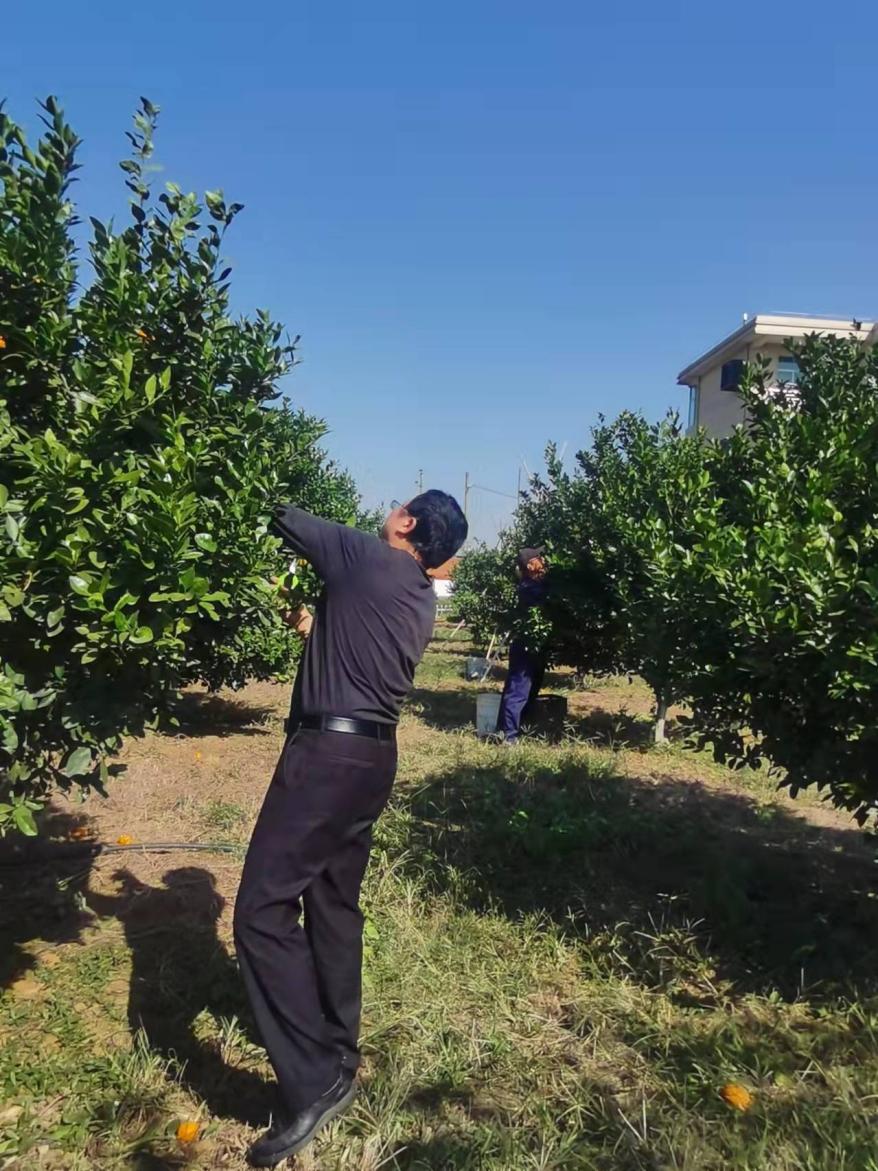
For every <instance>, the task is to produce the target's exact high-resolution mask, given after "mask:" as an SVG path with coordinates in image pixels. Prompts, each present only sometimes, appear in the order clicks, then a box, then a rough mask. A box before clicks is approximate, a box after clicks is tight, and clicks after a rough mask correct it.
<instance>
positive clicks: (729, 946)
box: [397, 752, 878, 999]
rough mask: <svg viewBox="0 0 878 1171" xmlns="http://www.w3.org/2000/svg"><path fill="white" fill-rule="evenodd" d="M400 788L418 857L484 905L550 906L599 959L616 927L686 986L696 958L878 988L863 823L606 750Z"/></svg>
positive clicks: (786, 980) (631, 958) (700, 962)
mask: <svg viewBox="0 0 878 1171" xmlns="http://www.w3.org/2000/svg"><path fill="white" fill-rule="evenodd" d="M397 800H404V801H406V802H407V804H408V805H409V806H410V808H411V811H412V813H414V815H415V817H414V821H413V823H412V828H411V830H410V831H409V838H408V841H407V842H406V843H405V847H406V850H407V856H408V858H409V859H411V861H410V862H409V863H408V865H409V866H410V867H411V868H413V869H415V870H416V871H417V872H418V874H419V875H420V877H421V878H423V879H426V880H427V882H428V883H429V884H431V885H432V886H433V887H434V889H437V890H448V889H453V890H455V891H460V889H461V887H460V874H461V873H464V874H468V875H470V877H471V881H470V882H469V883H468V885H467V886H466V887H465V889H466V890H467V891H468V894H467V896H466V897H467V898H468V900H469V901H470V903H471V905H473V906H474V907H476V908H479V909H484V908H487V907H489V906H491V907H495V908H499V909H500V910H501V911H503V912H505V913H506V914H507V915H509V916H510V917H513V918H519V917H521V916H522V915H524V914H528V913H533V912H536V913H541V914H544V915H548V916H550V917H551V918H552V919H553V920H555V921H556V922H557V923H559V924H560V925H562V926H563V927H564V929H565V930H566V931H572V932H573V933H575V934H577V935H579V936H581V937H584V938H589V939H591V940H592V943H593V947H592V949H591V954H593V955H596V956H599V955H600V954H601V947H602V943H601V937H603V940H604V945H605V947H606V949H607V962H608V963H612V964H614V965H615V964H617V963H623V964H627V965H629V966H630V970H631V972H632V974H635V975H636V977H637V978H638V979H639V980H641V981H645V982H647V983H650V982H654V983H655V984H656V985H657V986H658V985H662V986H667V984H668V981H669V980H671V981H672V982H673V981H677V983H678V984H679V985H680V993H679V994H680V996H681V997H685V995H688V993H686V992H685V991H684V986H685V984H686V979H685V976H686V973H687V972H688V971H689V970H690V969H692V970H693V971H694V970H695V969H696V968H700V970H702V971H709V970H713V971H714V972H715V973H716V979H717V980H719V981H729V982H730V983H731V984H732V985H733V987H734V989H735V990H736V991H747V990H758V991H763V992H765V991H770V990H774V991H776V992H777V993H778V994H780V995H781V996H783V997H785V998H792V997H795V996H796V995H798V994H799V993H800V992H801V991H802V990H803V988H806V989H807V990H808V992H809V994H810V995H812V996H817V997H818V998H819V997H820V996H821V995H826V996H829V995H834V994H835V993H837V992H852V993H853V992H855V991H858V992H859V993H861V994H868V993H870V992H874V991H876V990H878V970H876V966H875V963H874V940H875V938H876V935H878V898H876V897H875V895H876V886H878V873H876V872H878V867H876V865H875V851H874V847H873V846H870V845H869V844H868V843H867V841H866V840H865V839H864V838H863V835H862V834H860V833H859V832H858V831H857V830H856V829H854V828H851V829H850V830H840V829H832V828H823V827H818V826H814V825H810V824H808V823H806V822H804V821H802V820H800V819H799V818H797V817H795V816H793V815H792V814H791V813H790V812H788V811H786V810H785V809H783V808H781V807H779V806H768V807H765V806H762V807H760V806H759V805H757V804H756V803H755V802H754V801H753V800H751V799H750V798H749V797H748V796H746V795H744V794H738V793H730V792H728V791H718V790H716V789H711V788H708V787H706V786H703V785H700V784H698V783H692V782H686V781H680V780H677V779H675V778H671V777H665V778H661V779H659V780H657V781H652V780H650V781H642V782H641V781H637V780H635V779H632V778H626V777H620V776H613V775H611V774H610V773H609V771H608V770H607V769H606V768H605V766H604V765H603V762H597V763H594V764H592V765H591V771H589V762H588V760H587V758H583V756H582V754H578V753H572V752H571V753H563V752H562V753H559V754H557V756H555V757H554V761H553V762H547V763H546V764H545V765H544V766H539V765H537V766H535V765H534V762H533V754H528V753H526V752H523V753H521V754H520V755H514V756H512V757H510V758H508V759H504V760H503V761H502V762H498V763H497V764H496V765H491V766H487V767H472V766H469V767H467V769H466V770H465V771H457V772H455V771H448V772H445V773H439V774H436V775H434V776H433V777H432V778H431V779H429V780H428V781H427V782H426V783H425V784H424V785H423V786H422V787H420V788H419V789H418V790H417V791H415V792H413V793H411V794H403V793H400V796H399V797H398V798H397ZM620 925H621V926H620ZM660 936H661V937H662V938H661V940H659V937H660ZM669 940H676V943H674V944H673V946H671V945H670V944H669ZM669 949H670V950H669ZM671 952H673V953H674V954H671ZM696 999H697V996H696Z"/></svg>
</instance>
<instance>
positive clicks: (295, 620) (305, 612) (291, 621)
mask: <svg viewBox="0 0 878 1171" xmlns="http://www.w3.org/2000/svg"><path fill="white" fill-rule="evenodd" d="M281 618H282V619H283V620H284V622H285V623H286V624H287V626H291V627H292V628H293V630H295V632H296V634H298V636H299V637H300V638H303V639H304V638H307V637H308V635H309V634H310V633H311V627H312V626H313V625H314V618H313V616H312V614H311V611H310V610H309V609H308V607H307V606H306V605H305V604H304V603H303V604H302V605H301V606H297V607H296V608H295V609H294V610H284V611H283V612H282V613H281Z"/></svg>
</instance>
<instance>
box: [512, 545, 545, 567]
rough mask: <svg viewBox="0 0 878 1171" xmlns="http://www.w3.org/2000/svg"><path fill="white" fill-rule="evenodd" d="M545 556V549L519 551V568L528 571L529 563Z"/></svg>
mask: <svg viewBox="0 0 878 1171" xmlns="http://www.w3.org/2000/svg"><path fill="white" fill-rule="evenodd" d="M545 555H546V550H545V549H519V551H518V568H519V569H527V563H528V561H533V559H534V557H545Z"/></svg>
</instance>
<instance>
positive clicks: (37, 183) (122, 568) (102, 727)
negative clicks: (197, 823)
mask: <svg viewBox="0 0 878 1171" xmlns="http://www.w3.org/2000/svg"><path fill="white" fill-rule="evenodd" d="M156 114H157V110H156V109H155V107H153V106H152V105H151V104H150V103H149V102H147V101H145V100H144V101H143V102H142V105H141V108H140V110H139V111H138V113H137V115H136V117H135V120H134V129H133V132H132V133H131V134H130V135H129V138H130V139H131V143H132V146H133V152H132V155H131V157H130V158H129V159H127V160H126V161H125V162H124V163H123V164H122V168H123V170H124V172H125V174H126V182H127V185H128V188H129V189H130V192H131V200H130V222H129V223H128V224H127V225H126V226H124V227H123V228H122V229H121V230H115V229H114V228H113V227H111V226H107V225H105V224H103V223H100V222H98V221H97V220H92V221H91V226H92V231H91V243H90V259H91V267H92V269H93V277H92V279H91V281H90V283H89V284H88V286H87V287H84V288H83V287H82V285H81V284H80V276H79V266H78V264H77V256H76V250H75V245H74V237H73V231H74V227H75V225H76V223H77V220H76V217H75V211H74V206H73V203H72V202H71V198H70V184H71V180H72V178H73V176H74V173H75V171H76V169H77V164H76V150H77V146H78V142H77V139H76V136H75V135H74V133H73V132H72V130H71V129H70V127H69V126H68V125H67V123H66V121H65V119H64V117H63V115H62V112H61V110H60V109H59V107H58V105H57V103H56V102H55V101H54V100H53V99H49V100H48V101H47V102H46V103H45V105H44V115H45V117H44V119H43V121H44V124H45V132H44V134H43V136H42V138H41V139H40V141H39V142H37V143H36V144H35V145H33V146H31V145H29V144H28V142H27V140H26V137H25V135H24V133H23V131H22V130H21V128H20V127H19V126H18V125H16V124H15V123H14V122H13V121H12V120H11V119H10V118H9V117H8V116H7V115H6V114H5V113H2V112H0V774H2V777H3V780H2V782H0V784H2V789H0V831H2V828H3V826H8V825H10V824H14V825H16V826H17V827H18V828H19V829H21V830H23V831H25V832H32V831H33V818H32V811H33V809H34V808H35V807H36V805H37V803H38V801H39V799H40V797H41V796H42V795H44V794H45V793H46V791H47V790H48V789H49V788H50V787H51V786H52V785H53V784H60V785H61V786H65V787H69V786H71V785H74V784H76V785H80V786H83V787H88V786H100V785H101V783H102V780H103V778H104V777H105V776H106V758H107V756H108V755H109V754H112V753H113V752H114V751H115V750H116V749H117V748H118V747H119V744H120V740H121V737H122V736H124V735H125V734H128V733H135V734H137V733H140V732H142V731H143V729H144V728H145V727H147V726H150V725H154V724H155V723H156V722H157V721H158V720H159V719H160V718H161V716H162V714H163V713H165V712H167V711H168V709H169V707H170V705H171V704H172V702H173V700H174V698H175V696H176V694H177V690H178V688H179V687H180V686H181V685H183V684H185V683H187V682H191V681H193V680H199V679H201V680H206V681H207V682H209V683H210V684H211V685H214V686H217V685H220V684H225V683H231V684H238V683H240V682H242V681H243V679H244V678H245V677H247V676H249V675H254V674H256V675H263V676H265V675H269V674H273V673H276V672H278V671H282V670H285V669H286V668H288V667H289V664H290V659H291V654H292V635H291V634H290V632H289V631H287V629H286V628H285V627H284V626H283V624H282V622H281V619H280V616H279V610H280V607H279V606H278V605H277V604H276V599H275V595H274V594H273V591H272V584H271V579H272V577H273V576H274V575H275V574H276V573H277V572H278V571H279V570H281V569H282V568H283V561H282V559H280V557H279V553H278V542H277V541H276V539H275V538H273V537H272V536H270V535H269V533H268V529H267V523H268V518H269V515H270V509H271V506H272V505H273V504H274V503H276V502H278V501H281V500H294V501H297V502H299V503H301V504H302V505H303V506H304V507H309V508H313V509H314V510H316V511H320V512H321V513H322V514H323V515H326V516H330V517H333V518H335V519H338V520H351V519H353V518H354V517H355V515H356V513H357V507H358V498H357V495H356V492H355V490H354V486H353V484H352V482H351V480H350V478H349V477H348V476H347V475H345V474H344V473H342V472H341V471H339V470H338V469H337V468H336V467H335V466H334V465H333V464H331V463H330V462H328V461H327V459H326V457H325V455H324V454H323V451H322V450H321V448H320V446H319V444H320V441H321V438H322V436H323V435H324V433H325V427H324V424H323V423H322V422H321V421H320V420H319V419H315V418H312V417H310V416H307V415H306V414H304V413H303V412H301V411H295V410H292V409H291V408H290V407H289V406H286V405H277V404H276V400H277V399H278V394H279V391H278V383H279V381H280V379H281V378H282V377H283V376H284V375H285V374H286V373H287V372H288V371H289V370H290V369H291V367H292V365H293V363H294V346H295V343H294V342H292V343H291V342H289V341H288V340H286V339H285V337H284V335H283V331H282V329H281V327H280V326H279V325H277V324H276V323H275V322H273V321H272V320H271V318H270V317H269V316H268V315H267V314H266V313H264V312H260V313H258V314H256V315H255V316H253V317H244V318H234V317H233V316H232V315H231V313H230V310H229V283H228V278H229V269H228V268H227V267H225V266H224V264H223V262H222V259H221V246H222V241H223V237H224V234H225V232H226V230H227V229H228V227H229V225H230V224H231V222H232V220H233V219H234V217H235V216H236V214H237V213H238V212H239V211H240V207H239V205H237V204H227V203H226V201H225V200H224V199H223V196H222V194H221V193H220V192H208V193H207V195H206V196H205V198H204V200H203V202H201V201H199V200H198V199H196V197H195V196H193V195H189V194H185V193H184V192H183V191H181V190H180V189H179V188H178V187H176V186H174V185H173V184H168V186H167V188H166V190H164V191H163V192H162V193H161V194H160V195H159V197H158V199H154V198H153V194H152V192H151V190H150V186H149V182H148V173H149V169H150V167H149V159H150V156H151V154H152V150H153V141H152V140H153V129H154V126H155V121H156Z"/></svg>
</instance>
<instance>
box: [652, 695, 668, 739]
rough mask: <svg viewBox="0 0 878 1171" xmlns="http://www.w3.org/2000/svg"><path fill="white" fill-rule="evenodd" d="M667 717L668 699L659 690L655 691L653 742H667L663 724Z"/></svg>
mask: <svg viewBox="0 0 878 1171" xmlns="http://www.w3.org/2000/svg"><path fill="white" fill-rule="evenodd" d="M667 719H668V701H667V698H666V696H665V695H664V694H663V693H662V692H661V691H657V692H656V693H655V727H654V728H653V744H667V742H668V738H667V736H666V735H665V724H666V723H667Z"/></svg>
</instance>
